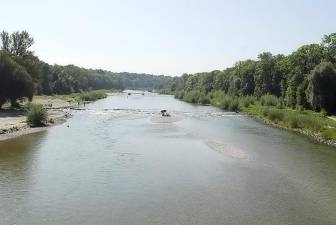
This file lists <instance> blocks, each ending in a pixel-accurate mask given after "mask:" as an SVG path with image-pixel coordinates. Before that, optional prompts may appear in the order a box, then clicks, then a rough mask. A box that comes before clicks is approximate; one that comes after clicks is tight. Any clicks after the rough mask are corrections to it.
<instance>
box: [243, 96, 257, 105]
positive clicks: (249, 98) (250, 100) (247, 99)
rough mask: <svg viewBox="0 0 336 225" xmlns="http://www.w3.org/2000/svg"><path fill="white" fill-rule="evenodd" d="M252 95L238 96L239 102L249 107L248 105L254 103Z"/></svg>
mask: <svg viewBox="0 0 336 225" xmlns="http://www.w3.org/2000/svg"><path fill="white" fill-rule="evenodd" d="M254 101H255V99H254V97H253V96H243V97H241V98H240V102H241V104H242V105H243V106H244V107H246V108H247V107H249V106H250V105H253V104H254Z"/></svg>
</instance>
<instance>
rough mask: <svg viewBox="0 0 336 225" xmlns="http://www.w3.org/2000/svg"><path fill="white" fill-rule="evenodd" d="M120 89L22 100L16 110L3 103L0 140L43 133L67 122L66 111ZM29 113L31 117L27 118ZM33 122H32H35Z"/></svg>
mask: <svg viewBox="0 0 336 225" xmlns="http://www.w3.org/2000/svg"><path fill="white" fill-rule="evenodd" d="M116 92H119V90H94V91H88V92H79V93H72V94H69V95H40V96H35V97H34V98H33V100H32V101H31V102H29V101H28V99H22V100H21V101H20V102H18V104H16V106H15V107H12V106H11V105H10V104H9V103H6V104H4V106H3V109H1V110H0V141H4V140H8V139H12V138H16V137H20V136H22V135H26V134H31V133H36V132H40V131H43V130H46V129H47V128H48V127H52V126H55V125H59V124H62V123H64V122H66V120H67V119H68V118H70V117H71V116H72V115H71V114H70V113H69V112H68V111H67V110H68V109H71V108H77V107H79V106H81V105H83V104H84V103H90V102H93V101H96V100H99V99H103V98H106V97H107V95H109V94H113V93H116ZM29 113H31V114H33V116H32V119H29V115H30V114H29ZM34 119H35V121H34Z"/></svg>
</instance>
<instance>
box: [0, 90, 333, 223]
mask: <svg viewBox="0 0 336 225" xmlns="http://www.w3.org/2000/svg"><path fill="white" fill-rule="evenodd" d="M163 108H166V109H168V110H169V111H170V112H171V114H173V115H174V116H175V117H178V118H179V121H178V122H174V123H165V124H163V123H157V122H153V120H152V119H151V118H152V117H153V115H154V114H157V113H158V112H159V110H160V109H163ZM86 109H87V110H84V111H74V112H72V113H73V114H74V117H73V118H71V119H69V120H68V121H67V122H66V123H65V124H63V125H60V126H56V127H53V128H51V129H49V130H48V131H45V132H42V133H38V134H33V135H28V136H24V137H21V138H18V139H15V140H10V141H6V142H0V224H1V225H7V224H27V225H28V224H31V225H40V224H41V225H42V224H43V225H47V224H55V225H61V224H69V225H70V224H71V225H74V224H84V225H86V224H90V225H92V224H97V225H98V224H99V225H105V224H106V225H114V224H115V225H124V224H137V225H138V224H140V225H142V224H143V225H151V224H153V225H154V224H155V225H156V224H167V225H168V224H202V225H203V224H209V225H210V224H211V225H215V224H336V150H335V149H333V148H331V147H328V146H325V145H320V144H315V143H313V142H311V141H310V140H308V139H307V138H305V137H302V136H300V135H298V134H294V133H292V132H287V131H283V130H279V129H274V128H271V127H268V126H265V125H263V124H260V123H258V122H255V121H254V120H252V119H250V118H248V117H246V116H242V115H236V114H227V113H223V112H221V111H219V110H217V109H215V108H213V107H206V106H194V105H191V104H187V103H184V102H181V101H178V100H175V99H174V98H173V97H171V96H158V95H154V94H147V93H146V94H145V95H144V96H143V95H135V94H134V95H131V96H130V97H127V95H119V96H110V97H108V98H107V99H103V100H100V101H97V102H95V103H93V104H89V105H87V106H86ZM114 109H122V110H114ZM68 125H69V127H67V126H68Z"/></svg>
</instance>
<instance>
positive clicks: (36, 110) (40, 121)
mask: <svg viewBox="0 0 336 225" xmlns="http://www.w3.org/2000/svg"><path fill="white" fill-rule="evenodd" d="M26 111H27V123H28V125H29V126H31V127H37V126H44V125H46V123H47V120H48V111H47V109H46V108H44V107H43V106H42V105H41V104H33V103H29V104H27V105H26Z"/></svg>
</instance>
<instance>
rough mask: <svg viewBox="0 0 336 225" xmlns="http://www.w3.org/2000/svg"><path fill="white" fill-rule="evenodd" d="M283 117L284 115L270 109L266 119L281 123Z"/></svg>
mask: <svg viewBox="0 0 336 225" xmlns="http://www.w3.org/2000/svg"><path fill="white" fill-rule="evenodd" d="M284 117H285V114H284V113H283V112H282V111H280V110H278V109H271V110H269V112H268V118H269V119H270V120H272V121H282V120H283V119H284Z"/></svg>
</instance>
